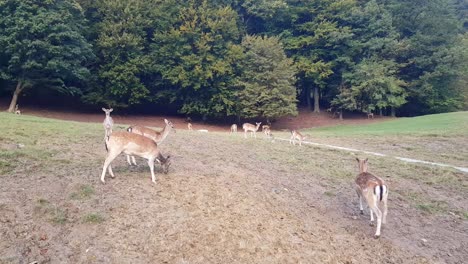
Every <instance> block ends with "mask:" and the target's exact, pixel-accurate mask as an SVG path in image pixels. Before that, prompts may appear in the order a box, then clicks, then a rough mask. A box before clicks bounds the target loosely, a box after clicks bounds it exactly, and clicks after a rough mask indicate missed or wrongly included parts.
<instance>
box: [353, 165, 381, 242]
mask: <svg viewBox="0 0 468 264" xmlns="http://www.w3.org/2000/svg"><path fill="white" fill-rule="evenodd" d="M356 160H357V162H358V164H359V174H358V176H357V178H356V181H355V182H356V193H357V195H358V197H359V209H360V210H361V214H363V213H364V212H363V211H364V209H363V207H362V197H364V198H365V199H366V202H367V205H368V206H369V209H370V215H371V225H372V226H373V225H374V213H375V216H376V217H377V230H376V232H375V238H379V237H380V226H381V224H382V223H383V224H386V223H387V197H388V187H387V185H385V182H384V181H383V180H382V179H381V178H379V177H377V176H375V175H373V174H370V173H368V172H367V167H368V164H367V161H368V159H365V160H360V159H359V158H356ZM379 202H383V210H384V211H383V214H382V211H380V209H379V207H378V204H379Z"/></svg>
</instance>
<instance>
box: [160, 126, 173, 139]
mask: <svg viewBox="0 0 468 264" xmlns="http://www.w3.org/2000/svg"><path fill="white" fill-rule="evenodd" d="M169 132H171V128H170V127H169V125H167V124H166V126H165V127H164V128H163V130H162V131H161V132H160V133H159V135H158V136H160V137H159V140H158V141H162V140H164V139H165V138H166V137H167V135H169Z"/></svg>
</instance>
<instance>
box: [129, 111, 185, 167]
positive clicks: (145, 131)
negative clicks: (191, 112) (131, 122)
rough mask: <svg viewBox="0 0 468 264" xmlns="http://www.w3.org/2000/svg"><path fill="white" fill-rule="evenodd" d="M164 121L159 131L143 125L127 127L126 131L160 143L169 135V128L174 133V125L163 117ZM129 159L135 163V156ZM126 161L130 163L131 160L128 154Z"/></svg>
mask: <svg viewBox="0 0 468 264" xmlns="http://www.w3.org/2000/svg"><path fill="white" fill-rule="evenodd" d="M164 123H165V124H166V125H165V126H164V128H163V130H161V132H158V131H155V130H153V129H151V128H147V127H144V126H130V127H129V128H127V131H128V132H131V133H135V134H138V135H142V136H145V137H147V138H150V139H152V140H153V141H154V142H156V143H157V144H161V143H162V142H163V141H164V140H165V139H166V137H167V136H168V135H169V132H171V130H174V133H176V130H175V128H174V125H173V124H172V122H171V121H169V120H167V119H164ZM131 159H132V162H133V165H137V164H136V161H135V157H133V156H131ZM127 162H128V164H129V165H132V162H131V161H130V155H127Z"/></svg>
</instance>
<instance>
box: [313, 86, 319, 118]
mask: <svg viewBox="0 0 468 264" xmlns="http://www.w3.org/2000/svg"><path fill="white" fill-rule="evenodd" d="M314 112H315V113H320V105H319V88H318V87H317V86H315V87H314Z"/></svg>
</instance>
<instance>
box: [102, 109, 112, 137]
mask: <svg viewBox="0 0 468 264" xmlns="http://www.w3.org/2000/svg"><path fill="white" fill-rule="evenodd" d="M102 111H104V113H106V118H105V119H104V122H102V125H103V126H104V129H105V131H106V135H105V138H108V137H109V136H110V135H111V134H112V127H113V126H114V120H113V119H112V117H111V116H110V113H111V112H112V111H114V109H112V108H110V109H106V108H104V107H103V108H102Z"/></svg>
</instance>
